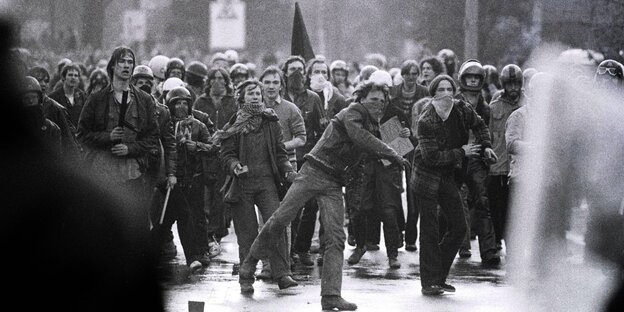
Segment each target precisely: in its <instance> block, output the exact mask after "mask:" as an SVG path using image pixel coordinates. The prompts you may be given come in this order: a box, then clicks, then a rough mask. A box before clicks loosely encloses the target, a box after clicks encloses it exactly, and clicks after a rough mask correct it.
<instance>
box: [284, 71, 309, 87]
mask: <svg viewBox="0 0 624 312" xmlns="http://www.w3.org/2000/svg"><path fill="white" fill-rule="evenodd" d="M304 79H305V78H304V77H303V74H302V73H301V72H298V71H296V72H294V73H292V74H290V75H289V76H288V77H287V86H288V89H289V90H291V91H293V92H300V91H302V90H305V85H304V83H303V81H304Z"/></svg>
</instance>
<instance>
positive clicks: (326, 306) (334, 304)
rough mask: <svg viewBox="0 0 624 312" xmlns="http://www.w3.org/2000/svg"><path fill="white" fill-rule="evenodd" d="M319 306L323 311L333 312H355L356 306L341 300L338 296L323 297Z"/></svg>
mask: <svg viewBox="0 0 624 312" xmlns="http://www.w3.org/2000/svg"><path fill="white" fill-rule="evenodd" d="M321 306H322V309H323V310H330V311H333V310H334V309H337V310H338V311H355V310H357V305H356V304H355V303H351V302H349V301H347V300H344V299H342V297H340V296H323V297H321Z"/></svg>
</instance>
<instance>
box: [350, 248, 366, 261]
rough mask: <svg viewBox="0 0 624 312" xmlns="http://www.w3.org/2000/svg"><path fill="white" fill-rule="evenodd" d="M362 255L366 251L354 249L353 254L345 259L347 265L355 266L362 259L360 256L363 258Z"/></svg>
mask: <svg viewBox="0 0 624 312" xmlns="http://www.w3.org/2000/svg"><path fill="white" fill-rule="evenodd" d="M364 253H366V249H364V248H357V247H356V248H355V249H354V250H353V253H352V254H351V256H350V257H349V259H347V263H349V264H357V263H358V262H360V259H362V256H364Z"/></svg>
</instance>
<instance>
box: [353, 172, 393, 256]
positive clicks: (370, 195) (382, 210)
mask: <svg viewBox="0 0 624 312" xmlns="http://www.w3.org/2000/svg"><path fill="white" fill-rule="evenodd" d="M363 170H364V174H363V175H362V178H363V182H362V188H361V192H362V202H361V209H360V210H359V211H358V212H357V213H356V214H355V216H354V222H355V227H354V234H355V241H356V244H357V247H359V248H364V246H365V245H366V241H367V231H368V227H367V226H366V222H367V220H370V216H375V217H377V219H379V220H381V221H382V222H383V230H384V238H385V242H386V252H387V254H388V257H389V258H396V257H397V255H398V251H397V249H398V247H399V226H398V224H397V210H398V208H399V207H401V192H402V189H403V188H402V185H401V184H402V181H401V177H402V171H401V169H400V168H399V167H397V166H394V165H392V166H389V167H384V165H383V164H382V163H381V162H380V161H374V162H369V163H367V164H366V165H365V166H364V169H363Z"/></svg>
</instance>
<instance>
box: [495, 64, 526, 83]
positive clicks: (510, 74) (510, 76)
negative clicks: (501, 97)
mask: <svg viewBox="0 0 624 312" xmlns="http://www.w3.org/2000/svg"><path fill="white" fill-rule="evenodd" d="M500 82H501V84H502V85H503V86H505V84H508V83H512V82H519V83H520V87H522V82H523V77H522V69H520V67H519V66H518V65H515V64H508V65H505V67H503V70H501V74H500Z"/></svg>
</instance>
